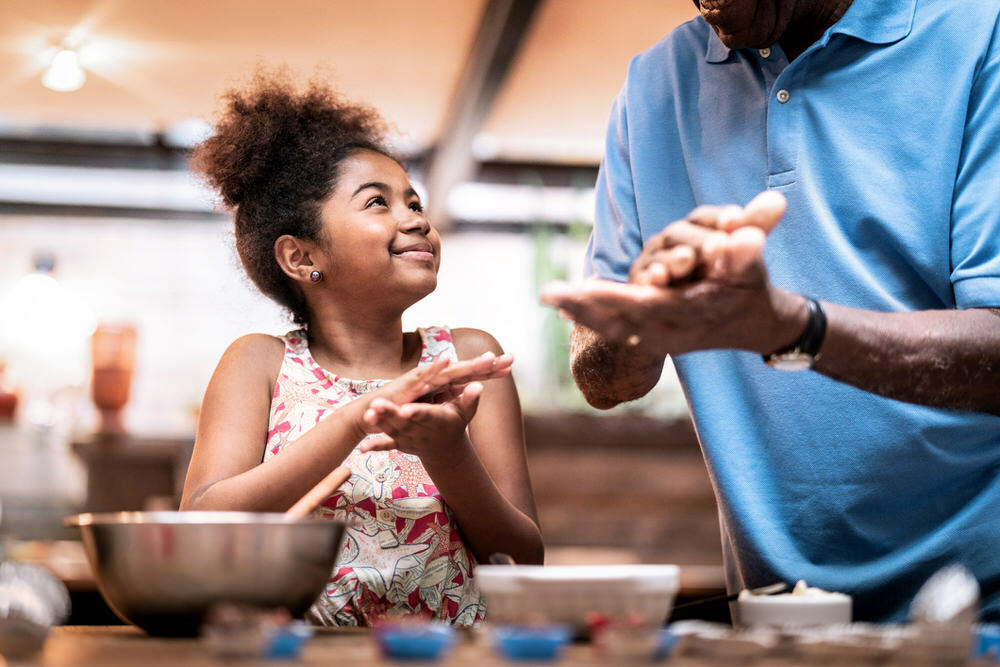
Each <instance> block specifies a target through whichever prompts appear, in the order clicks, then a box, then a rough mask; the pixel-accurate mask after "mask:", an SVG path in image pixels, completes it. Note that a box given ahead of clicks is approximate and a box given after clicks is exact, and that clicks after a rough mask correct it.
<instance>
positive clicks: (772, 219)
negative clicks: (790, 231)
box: [719, 190, 786, 232]
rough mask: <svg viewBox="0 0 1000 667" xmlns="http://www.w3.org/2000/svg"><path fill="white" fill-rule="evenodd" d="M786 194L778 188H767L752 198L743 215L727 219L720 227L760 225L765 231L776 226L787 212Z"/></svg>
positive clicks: (725, 228) (734, 227)
mask: <svg viewBox="0 0 1000 667" xmlns="http://www.w3.org/2000/svg"><path fill="white" fill-rule="evenodd" d="M785 206H786V201H785V196H784V195H783V194H781V193H780V192H778V191H777V190H765V191H764V192H761V193H760V194H759V195H757V196H756V197H754V198H753V199H751V200H750V203H749V204H747V205H746V206H745V207H744V208H743V212H742V215H740V216H738V217H734V218H732V219H729V220H726V221H725V224H722V225H719V229H724V230H726V231H732V230H734V229H736V228H737V227H758V228H760V229H762V230H764V231H765V232H769V231H771V230H772V229H774V226H775V225H777V224H778V221H779V220H781V216H783V215H784V214H785Z"/></svg>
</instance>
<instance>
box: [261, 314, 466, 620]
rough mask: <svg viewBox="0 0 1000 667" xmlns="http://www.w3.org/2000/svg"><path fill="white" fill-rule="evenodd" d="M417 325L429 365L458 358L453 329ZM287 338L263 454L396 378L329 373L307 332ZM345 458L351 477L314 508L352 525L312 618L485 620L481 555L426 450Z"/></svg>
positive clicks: (273, 451)
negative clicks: (427, 465)
mask: <svg viewBox="0 0 1000 667" xmlns="http://www.w3.org/2000/svg"><path fill="white" fill-rule="evenodd" d="M417 331H418V332H419V333H420V336H421V339H422V341H423V349H422V352H421V355H420V363H421V364H426V363H430V362H431V361H433V360H434V359H435V358H437V357H439V356H441V355H444V356H446V357H449V358H451V359H457V355H456V353H455V346H454V344H453V343H452V339H451V331H450V330H449V329H447V328H445V327H433V328H428V329H418V330H417ZM282 338H283V340H284V341H285V356H284V360H283V361H282V364H281V370H280V372H279V374H278V379H277V382H275V386H274V394H273V396H272V398H271V415H270V421H269V423H268V432H267V447H266V449H265V451H264V460H265V461H266V460H267V459H269V458H271V457H272V456H275V455H277V454H279V453H280V452H281V450H282V449H284V448H285V447H290V446H292V444H293V443H294V441H295V439H296V438H298V437H299V436H300V435H302V434H303V433H305V432H306V431H308V430H309V429H310V428H312V427H313V426H315V425H316V424H318V423H319V422H320V421H321V420H322V419H324V418H325V417H327V416H329V415H330V414H331V413H332V412H333V411H334V410H336V409H337V408H338V407H340V406H341V405H344V404H346V403H348V402H350V401H352V400H354V399H355V398H357V397H358V396H361V395H363V394H365V393H367V392H369V391H372V390H374V389H377V388H378V387H380V386H382V385H383V384H385V383H386V382H388V380H350V379H347V378H342V377H339V376H337V375H334V374H332V373H329V372H328V371H326V370H325V369H323V368H321V367H320V366H319V365H318V364H317V363H316V361H315V360H314V359H313V357H312V354H311V353H310V352H309V343H308V339H307V336H306V332H305V331H303V330H297V331H292V332H290V333H288V334H285V335H284V336H283V337H282ZM359 444H360V443H359ZM344 465H347V466H348V467H349V468H350V469H351V477H350V479H349V480H348V481H347V482H345V483H344V484H343V485H342V486H341V487H340V488H339V489H338V490H337V491H335V492H334V493H333V495H331V496H330V497H329V498H327V500H326V501H325V502H324V503H322V505H321V506H320V507H319V508H318V509H317V510H316V513H317V514H319V515H321V516H324V517H329V518H331V519H343V520H345V521H347V531H346V534H345V537H344V543H343V548H342V551H341V553H340V556H339V557H338V558H337V563H336V565H335V566H334V570H333V573H332V575H331V577H330V580H329V582H328V583H327V586H326V590H325V592H324V594H323V595H322V596H321V597H320V599H319V600H317V601H316V603H315V604H314V605H313V607H312V609H311V610H310V616H311V617H312V619H313V620H314V621H315V622H318V623H322V624H324V625H365V624H371V623H372V622H373V621H375V620H378V619H379V618H380V617H382V616H383V615H385V614H386V613H389V614H390V615H391V614H393V613H400V612H401V613H415V614H420V615H424V616H427V617H433V618H438V619H441V620H445V621H449V622H451V623H453V624H455V625H458V626H466V627H468V626H476V625H478V624H479V623H480V622H481V621H482V620H483V618H484V616H485V610H486V607H485V605H484V603H483V601H482V598H481V597H480V594H479V589H478V587H477V586H476V585H475V582H474V581H473V579H472V568H473V567H474V566H475V561H474V558H473V556H472V554H471V553H470V552H469V551H468V549H466V547H465V544H464V542H463V541H462V537H461V535H460V533H459V530H458V525H457V524H456V523H455V519H454V517H453V516H452V513H451V510H450V509H449V508H448V506H447V505H445V503H444V499H443V498H442V497H441V494H440V493H438V490H437V487H435V486H434V482H433V481H432V480H431V478H430V477H429V476H428V475H427V471H426V470H424V466H423V465H422V464H421V462H420V458H419V457H417V456H414V455H411V454H404V453H403V452H400V451H397V450H395V449H394V450H391V451H387V452H378V451H376V452H369V453H367V454H365V453H362V452H360V451H359V450H358V449H357V448H355V449H354V451H352V452H351V454H350V455H349V456H348V457H347V459H346V460H345V461H344Z"/></svg>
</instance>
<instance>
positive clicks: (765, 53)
mask: <svg viewBox="0 0 1000 667" xmlns="http://www.w3.org/2000/svg"><path fill="white" fill-rule="evenodd" d="M770 55H771V49H761V50H760V57H761V58H767V57H768V56H770Z"/></svg>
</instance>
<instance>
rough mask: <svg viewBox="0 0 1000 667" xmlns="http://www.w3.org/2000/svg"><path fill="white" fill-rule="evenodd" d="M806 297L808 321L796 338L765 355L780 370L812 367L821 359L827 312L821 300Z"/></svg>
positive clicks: (770, 363)
mask: <svg viewBox="0 0 1000 667" xmlns="http://www.w3.org/2000/svg"><path fill="white" fill-rule="evenodd" d="M802 298H803V299H805V301H804V304H805V309H806V323H805V326H804V327H803V328H802V330H801V332H800V333H799V335H798V336H797V337H796V339H795V340H794V341H793V342H791V343H789V344H787V345H785V346H784V347H780V348H778V349H777V350H774V351H772V352H770V353H766V354H764V355H762V356H763V359H764V362H765V363H766V364H767V365H768V366H770V367H772V368H776V369H778V370H784V371H800V370H806V369H809V368H812V366H813V364H814V363H815V362H816V360H817V359H819V353H820V348H821V347H822V346H823V340H824V338H825V337H826V313H825V312H824V310H823V307H822V306H821V305H820V303H819V301H816V300H815V299H812V298H809V297H802Z"/></svg>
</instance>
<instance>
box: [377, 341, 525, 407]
mask: <svg viewBox="0 0 1000 667" xmlns="http://www.w3.org/2000/svg"><path fill="white" fill-rule="evenodd" d="M513 363H514V357H513V355H510V354H503V355H501V356H499V357H498V356H496V355H494V354H493V353H492V352H486V353H485V354H481V355H479V356H478V357H475V358H473V359H467V360H465V361H450V360H449V359H446V358H438V359H435V360H434V361H433V362H432V363H430V364H424V365H422V366H417V367H416V368H414V369H413V370H411V371H408V372H406V373H404V374H403V375H401V376H399V377H398V378H396V379H395V380H393V381H392V382H390V383H389V384H387V385H385V386H384V387H381V388H379V389H378V390H376V391H374V392H372V393H371V394H370V396H371V397H372V400H374V399H376V398H384V399H387V400H389V401H390V402H392V403H395V404H397V405H403V404H405V403H415V402H417V401H424V402H430V403H444V402H447V401H450V400H453V399H454V398H456V397H457V396H459V395H460V394H461V393H462V391H463V390H464V388H465V387H466V385H468V384H469V383H470V382H479V381H484V380H493V379H496V378H502V377H506V376H508V375H510V369H511V365H512V364H513Z"/></svg>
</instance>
